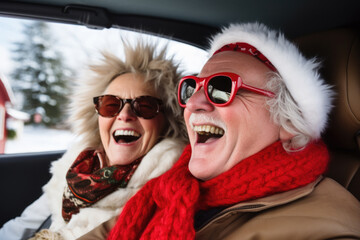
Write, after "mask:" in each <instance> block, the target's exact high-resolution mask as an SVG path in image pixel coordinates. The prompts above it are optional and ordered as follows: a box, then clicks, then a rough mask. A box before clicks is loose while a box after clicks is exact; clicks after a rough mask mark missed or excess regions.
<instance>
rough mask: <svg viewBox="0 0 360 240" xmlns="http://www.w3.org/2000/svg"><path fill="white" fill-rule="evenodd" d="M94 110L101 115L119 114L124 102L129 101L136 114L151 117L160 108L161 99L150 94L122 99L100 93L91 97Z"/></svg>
mask: <svg viewBox="0 0 360 240" xmlns="http://www.w3.org/2000/svg"><path fill="white" fill-rule="evenodd" d="M93 101H94V104H95V109H96V112H97V113H98V114H99V115H100V116H103V117H107V118H111V117H115V116H116V115H118V114H119V112H120V111H121V110H122V109H123V107H124V106H125V104H126V103H129V104H130V106H131V109H132V111H133V112H134V113H135V114H136V116H138V117H141V118H144V119H151V118H154V117H155V116H156V115H157V114H158V113H159V112H160V111H161V110H162V107H161V105H162V101H161V100H160V99H158V98H155V97H151V96H140V97H137V98H135V99H122V98H119V97H118V96H114V95H102V96H98V97H94V98H93Z"/></svg>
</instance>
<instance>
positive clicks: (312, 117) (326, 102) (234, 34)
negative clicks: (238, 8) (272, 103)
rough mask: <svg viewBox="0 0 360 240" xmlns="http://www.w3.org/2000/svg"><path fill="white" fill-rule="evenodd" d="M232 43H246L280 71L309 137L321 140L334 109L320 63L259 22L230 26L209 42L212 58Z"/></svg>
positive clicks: (331, 93) (330, 91) (330, 92)
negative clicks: (297, 107) (305, 125)
mask: <svg viewBox="0 0 360 240" xmlns="http://www.w3.org/2000/svg"><path fill="white" fill-rule="evenodd" d="M231 43H247V44H250V45H252V46H254V47H255V48H256V49H257V50H259V51H260V52H261V53H262V54H263V55H264V56H265V57H266V58H267V59H268V60H269V61H270V62H271V63H272V65H273V66H274V67H275V68H276V69H277V71H278V73H279V74H280V76H281V77H282V79H283V80H284V83H285V85H286V87H287V88H288V90H289V91H290V93H291V95H292V97H293V98H294V100H295V101H296V103H297V104H298V106H299V108H300V111H301V113H302V115H303V118H304V120H305V121H306V123H307V127H308V129H309V130H310V131H309V132H310V135H311V136H312V137H313V138H319V137H320V134H321V132H322V131H323V130H324V128H325V126H326V123H327V115H328V114H329V112H330V109H331V107H332V105H331V100H332V95H333V92H332V90H331V89H330V86H329V85H326V84H325V83H324V80H323V79H322V78H321V77H320V75H319V73H318V68H319V63H318V62H316V61H315V59H310V60H308V59H306V58H305V57H304V56H303V55H302V54H301V53H300V51H299V50H298V48H297V47H296V46H295V45H294V44H293V43H291V42H290V41H288V40H287V39H286V38H285V37H284V35H283V34H281V33H279V32H277V31H274V30H270V29H269V28H268V27H266V26H265V25H263V24H260V23H246V24H230V25H229V27H226V28H223V30H222V32H220V33H218V34H216V35H215V36H213V38H212V39H211V40H210V49H209V55H210V56H212V55H213V54H214V53H215V52H216V51H217V50H219V49H220V48H222V47H223V46H225V45H227V44H231Z"/></svg>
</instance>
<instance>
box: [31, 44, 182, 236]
mask: <svg viewBox="0 0 360 240" xmlns="http://www.w3.org/2000/svg"><path fill="white" fill-rule="evenodd" d="M123 43H124V53H125V61H123V60H121V59H120V58H118V57H117V56H115V55H114V54H111V53H102V59H101V61H100V62H99V63H97V64H93V65H90V67H89V71H88V72H87V74H86V75H84V76H83V77H82V78H81V81H80V82H79V84H78V86H77V87H76V88H75V90H74V95H73V99H72V104H71V108H70V109H71V115H70V120H71V122H72V127H73V131H74V132H75V134H77V135H78V138H77V139H78V141H77V143H76V144H75V145H74V146H72V147H71V149H69V150H68V151H67V153H66V154H65V155H64V157H63V158H61V159H60V160H58V161H56V162H54V163H53V164H52V168H51V172H52V173H53V176H52V178H51V180H50V181H49V183H48V184H46V185H45V187H44V188H43V189H44V195H45V196H43V197H45V198H46V201H47V203H48V204H49V209H50V214H51V225H50V228H49V229H43V230H41V231H40V232H38V233H37V234H36V235H35V237H34V238H35V239H75V238H77V237H79V236H82V235H83V234H85V233H86V232H88V231H90V230H91V229H93V228H95V227H96V226H98V225H99V224H101V223H102V222H104V221H106V220H108V219H110V218H112V217H113V216H116V215H118V214H119V212H120V211H121V209H122V207H123V205H124V204H125V203H126V201H127V200H128V199H129V198H130V197H131V196H133V195H134V194H135V193H136V192H137V191H138V190H139V189H140V188H141V187H142V186H143V185H144V184H145V183H146V182H147V181H148V180H150V179H152V178H154V177H157V176H159V175H161V174H162V173H164V172H165V171H166V170H168V169H169V168H170V167H171V166H172V165H173V163H174V162H175V161H176V160H177V159H178V157H179V156H180V154H181V152H182V150H183V147H184V142H185V141H186V135H184V134H186V130H185V125H184V123H183V120H182V112H181V109H180V108H179V107H178V104H177V97H176V90H175V89H176V84H177V82H178V80H179V73H178V71H177V65H175V64H174V62H173V61H172V60H171V59H170V60H169V59H167V58H166V48H162V49H156V47H155V44H154V45H152V44H150V43H145V42H141V41H140V42H138V43H137V45H136V46H135V47H132V46H131V45H130V44H129V43H127V42H125V41H123Z"/></svg>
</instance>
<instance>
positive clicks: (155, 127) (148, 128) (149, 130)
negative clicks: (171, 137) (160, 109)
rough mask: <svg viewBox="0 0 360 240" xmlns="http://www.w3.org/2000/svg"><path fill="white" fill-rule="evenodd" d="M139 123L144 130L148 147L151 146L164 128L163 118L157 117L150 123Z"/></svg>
mask: <svg viewBox="0 0 360 240" xmlns="http://www.w3.org/2000/svg"><path fill="white" fill-rule="evenodd" d="M140 123H141V125H142V127H143V128H144V131H145V134H146V135H147V139H148V141H150V142H149V145H151V146H153V145H154V144H155V143H156V141H157V139H158V138H159V136H160V135H161V133H162V132H163V130H164V128H165V120H164V117H163V116H158V117H156V118H155V119H152V120H150V121H149V120H142V121H140Z"/></svg>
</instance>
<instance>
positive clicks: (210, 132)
mask: <svg viewBox="0 0 360 240" xmlns="http://www.w3.org/2000/svg"><path fill="white" fill-rule="evenodd" d="M193 130H194V131H195V132H196V133H197V143H208V142H211V141H213V140H217V139H219V138H221V137H222V136H223V135H224V129H222V128H220V127H216V126H211V125H197V126H194V127H193Z"/></svg>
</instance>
